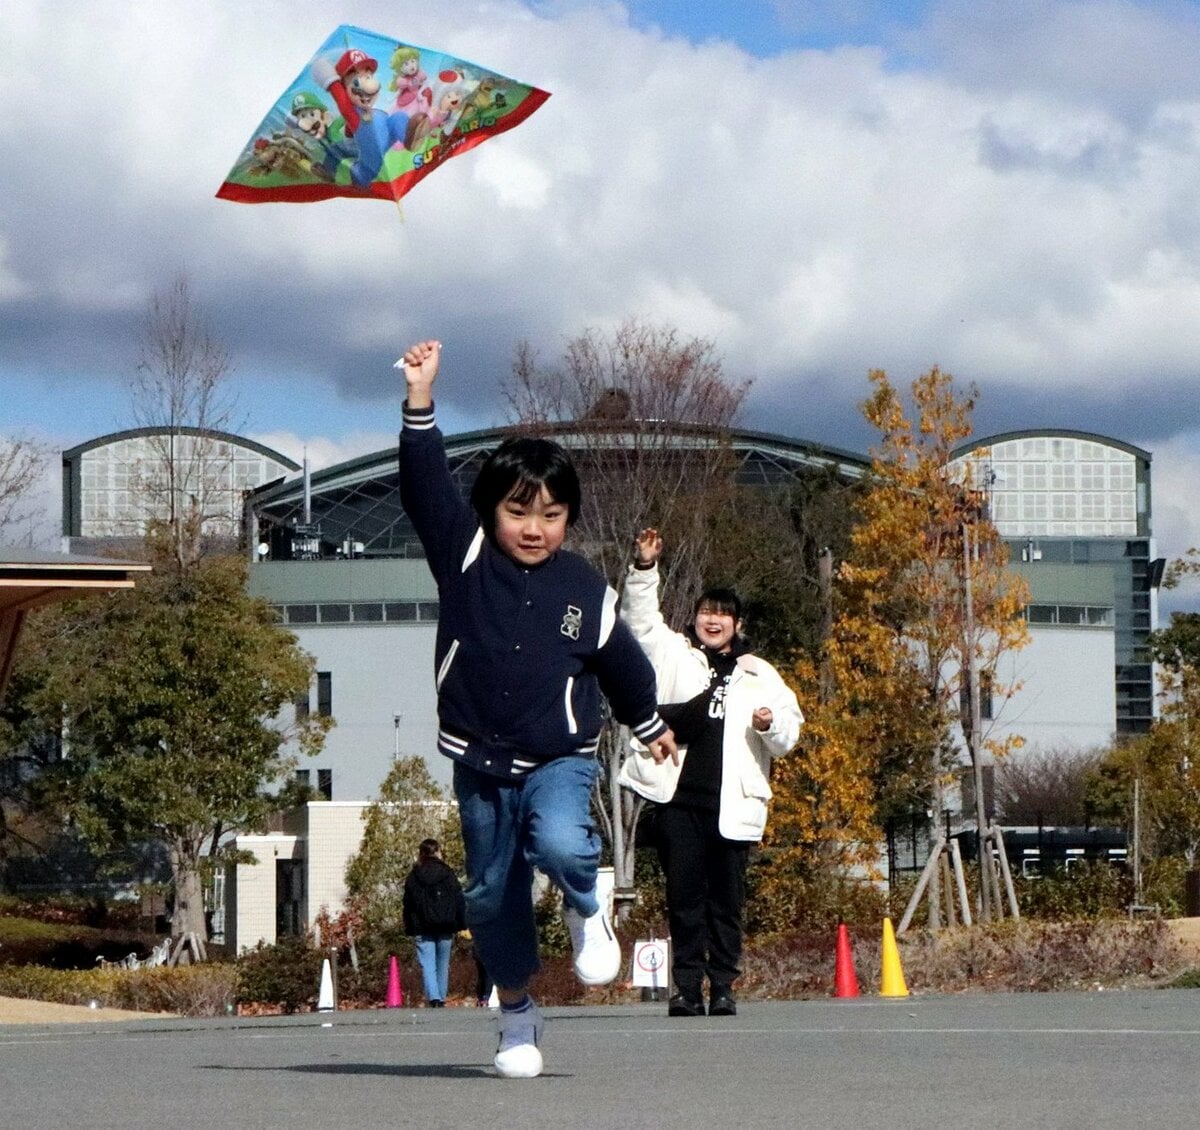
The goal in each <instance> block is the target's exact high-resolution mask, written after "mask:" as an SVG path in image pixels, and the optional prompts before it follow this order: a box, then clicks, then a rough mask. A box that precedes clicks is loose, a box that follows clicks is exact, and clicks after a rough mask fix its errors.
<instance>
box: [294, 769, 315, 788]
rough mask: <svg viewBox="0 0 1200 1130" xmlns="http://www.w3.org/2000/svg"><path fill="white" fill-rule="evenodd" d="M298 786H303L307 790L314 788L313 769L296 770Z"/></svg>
mask: <svg viewBox="0 0 1200 1130" xmlns="http://www.w3.org/2000/svg"><path fill="white" fill-rule="evenodd" d="M296 784H297V785H303V786H304V788H306V789H307V788H311V787H312V770H311V769H297V770H296Z"/></svg>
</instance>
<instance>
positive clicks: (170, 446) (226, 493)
mask: <svg viewBox="0 0 1200 1130" xmlns="http://www.w3.org/2000/svg"><path fill="white" fill-rule="evenodd" d="M62 463H63V489H62V501H63V534H64V535H65V536H66V537H67V538H69V539H71V545H72V546H73V547H78V548H83V549H88V548H99V547H102V546H104V545H110V544H113V543H118V544H119V543H120V542H122V541H125V540H130V539H138V538H140V537H141V536H142V535H143V533H144V532H145V528H146V522H147V521H148V520H149V519H151V518H155V517H165V516H166V512H167V511H169V508H170V501H169V500H170V497H171V493H172V490H174V493H175V494H176V496H178V497H202V498H203V499H204V510H205V515H206V532H210V533H217V534H220V535H223V536H235V535H236V534H237V532H238V531H239V530H240V523H241V519H242V501H243V498H244V496H245V494H246V492H247V491H249V490H253V489H254V488H255V487H258V486H261V485H262V484H263V483H268V482H271V481H273V480H276V479H280V478H283V477H285V476H287V475H289V474H294V473H295V472H296V471H298V470H300V465H299V464H298V463H295V462H294V461H293V460H291V459H289V458H288V457H287V456H286V455H282V454H281V453H280V452H278V451H273V450H272V449H271V448H269V447H266V446H265V445H263V444H261V443H256V442H255V441H254V440H252V439H246V438H245V437H244V436H237V435H233V434H231V433H229V432H222V431H212V430H202V429H200V428H194V427H182V426H181V427H176V428H170V427H147V428H130V429H128V430H126V431H120V432H113V433H111V434H109V435H104V436H99V437H97V438H96V439H92V440H88V442H87V443H81V444H79V445H78V446H77V447H72V448H71V449H70V450H69V451H64V452H63V456H62Z"/></svg>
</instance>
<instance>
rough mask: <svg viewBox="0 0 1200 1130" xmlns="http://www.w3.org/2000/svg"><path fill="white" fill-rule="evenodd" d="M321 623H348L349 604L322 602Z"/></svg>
mask: <svg viewBox="0 0 1200 1130" xmlns="http://www.w3.org/2000/svg"><path fill="white" fill-rule="evenodd" d="M321 623H322V624H348V623H350V605H348V604H322V605H321Z"/></svg>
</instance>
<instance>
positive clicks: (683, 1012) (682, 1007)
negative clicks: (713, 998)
mask: <svg viewBox="0 0 1200 1130" xmlns="http://www.w3.org/2000/svg"><path fill="white" fill-rule="evenodd" d="M667 1015H668V1016H703V1015H704V1002H703V1001H702V1000H692V998H691V997H685V996H684V995H683V994H682V993H678V994H676V995H675V996H673V997H672V998H671V999H670V1000H669V1001H668V1002H667Z"/></svg>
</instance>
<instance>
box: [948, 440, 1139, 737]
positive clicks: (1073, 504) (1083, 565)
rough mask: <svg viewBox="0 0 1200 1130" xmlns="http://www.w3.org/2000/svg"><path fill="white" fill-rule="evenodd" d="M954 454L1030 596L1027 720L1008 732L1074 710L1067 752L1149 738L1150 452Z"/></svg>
mask: <svg viewBox="0 0 1200 1130" xmlns="http://www.w3.org/2000/svg"><path fill="white" fill-rule="evenodd" d="M954 455H955V461H956V462H959V463H964V464H970V465H971V468H972V474H971V481H972V482H973V483H974V484H976V485H978V486H980V487H981V488H982V489H983V490H984V492H985V495H986V496H987V498H988V504H989V511H990V514H991V517H992V520H993V521H994V522H995V524H996V527H997V529H998V530H999V531H1000V533H1001V534H1002V535H1003V537H1004V539H1005V541H1006V542H1007V543H1008V545H1009V547H1010V552H1011V554H1012V557H1011V560H1012V562H1013V566H1014V568H1015V570H1016V571H1017V572H1019V573H1021V574H1022V575H1023V576H1024V577H1025V580H1026V582H1027V583H1028V585H1029V587H1030V603H1029V606H1028V608H1027V609H1026V616H1027V618H1028V621H1029V625H1030V628H1031V633H1032V635H1033V642H1032V644H1031V645H1030V647H1029V648H1027V649H1026V650H1025V651H1024V652H1022V653H1018V655H1017V656H1015V657H1014V660H1013V662H1014V663H1015V664H1016V669H1015V670H1014V677H1018V678H1019V679H1020V681H1021V682H1022V684H1023V687H1022V695H1021V698H1020V704H1021V712H1020V716H1016V717H1013V718H1012V719H1011V720H1009V722H1008V723H1007V724H1008V725H1010V726H1011V728H1012V729H1013V730H1014V731H1015V732H1020V731H1021V730H1022V728H1024V729H1026V730H1031V729H1032V730H1039V729H1043V728H1044V727H1043V726H1042V723H1043V721H1044V720H1045V719H1048V718H1049V717H1051V716H1054V717H1058V718H1060V719H1061V718H1062V717H1063V712H1064V709H1066V710H1068V711H1069V712H1070V713H1071V715H1072V718H1073V719H1074V721H1073V722H1072V723H1071V724H1069V725H1068V724H1066V723H1064V724H1063V725H1062V726H1061V727H1060V732H1059V738H1060V741H1061V744H1063V745H1071V746H1086V745H1101V744H1104V743H1105V742H1106V741H1108V740H1109V739H1110V738H1111V736H1112V734H1113V733H1114V732H1115V733H1116V734H1136V733H1144V732H1145V731H1146V730H1148V729H1149V728H1150V724H1151V723H1152V722H1153V720H1154V715H1155V687H1154V671H1153V665H1152V662H1151V657H1150V653H1149V645H1148V639H1149V635H1150V632H1151V631H1152V630H1153V628H1154V626H1155V622H1156V601H1157V591H1156V590H1157V588H1158V583H1159V581H1160V580H1161V576H1162V563H1161V562H1160V561H1159V560H1158V559H1157V558H1156V555H1155V551H1154V542H1153V538H1152V526H1151V499H1150V462H1151V456H1150V452H1148V451H1144V450H1143V449H1142V448H1140V447H1134V446H1133V445H1132V444H1128V443H1124V442H1122V441H1121V440H1117V439H1113V438H1112V437H1110V436H1103V435H1097V434H1095V433H1093V432H1085V431H1072V430H1067V429H1042V430H1036V429H1035V430H1029V431H1015V432H1004V433H1002V434H1000V435H993V436H986V437H984V438H981V439H976V440H972V441H971V442H970V443H969V444H965V445H964V446H963V447H961V448H959V449H958V450H957V451H955V453H954ZM1089 637H1090V638H1089ZM1108 637H1111V645H1110V644H1109V643H1108V642H1107V641H1108ZM1109 646H1111V651H1112V659H1111V662H1109V661H1108V660H1107V658H1106V652H1107V649H1108V647H1109ZM1109 671H1111V675H1110V674H1108V672H1109Z"/></svg>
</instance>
